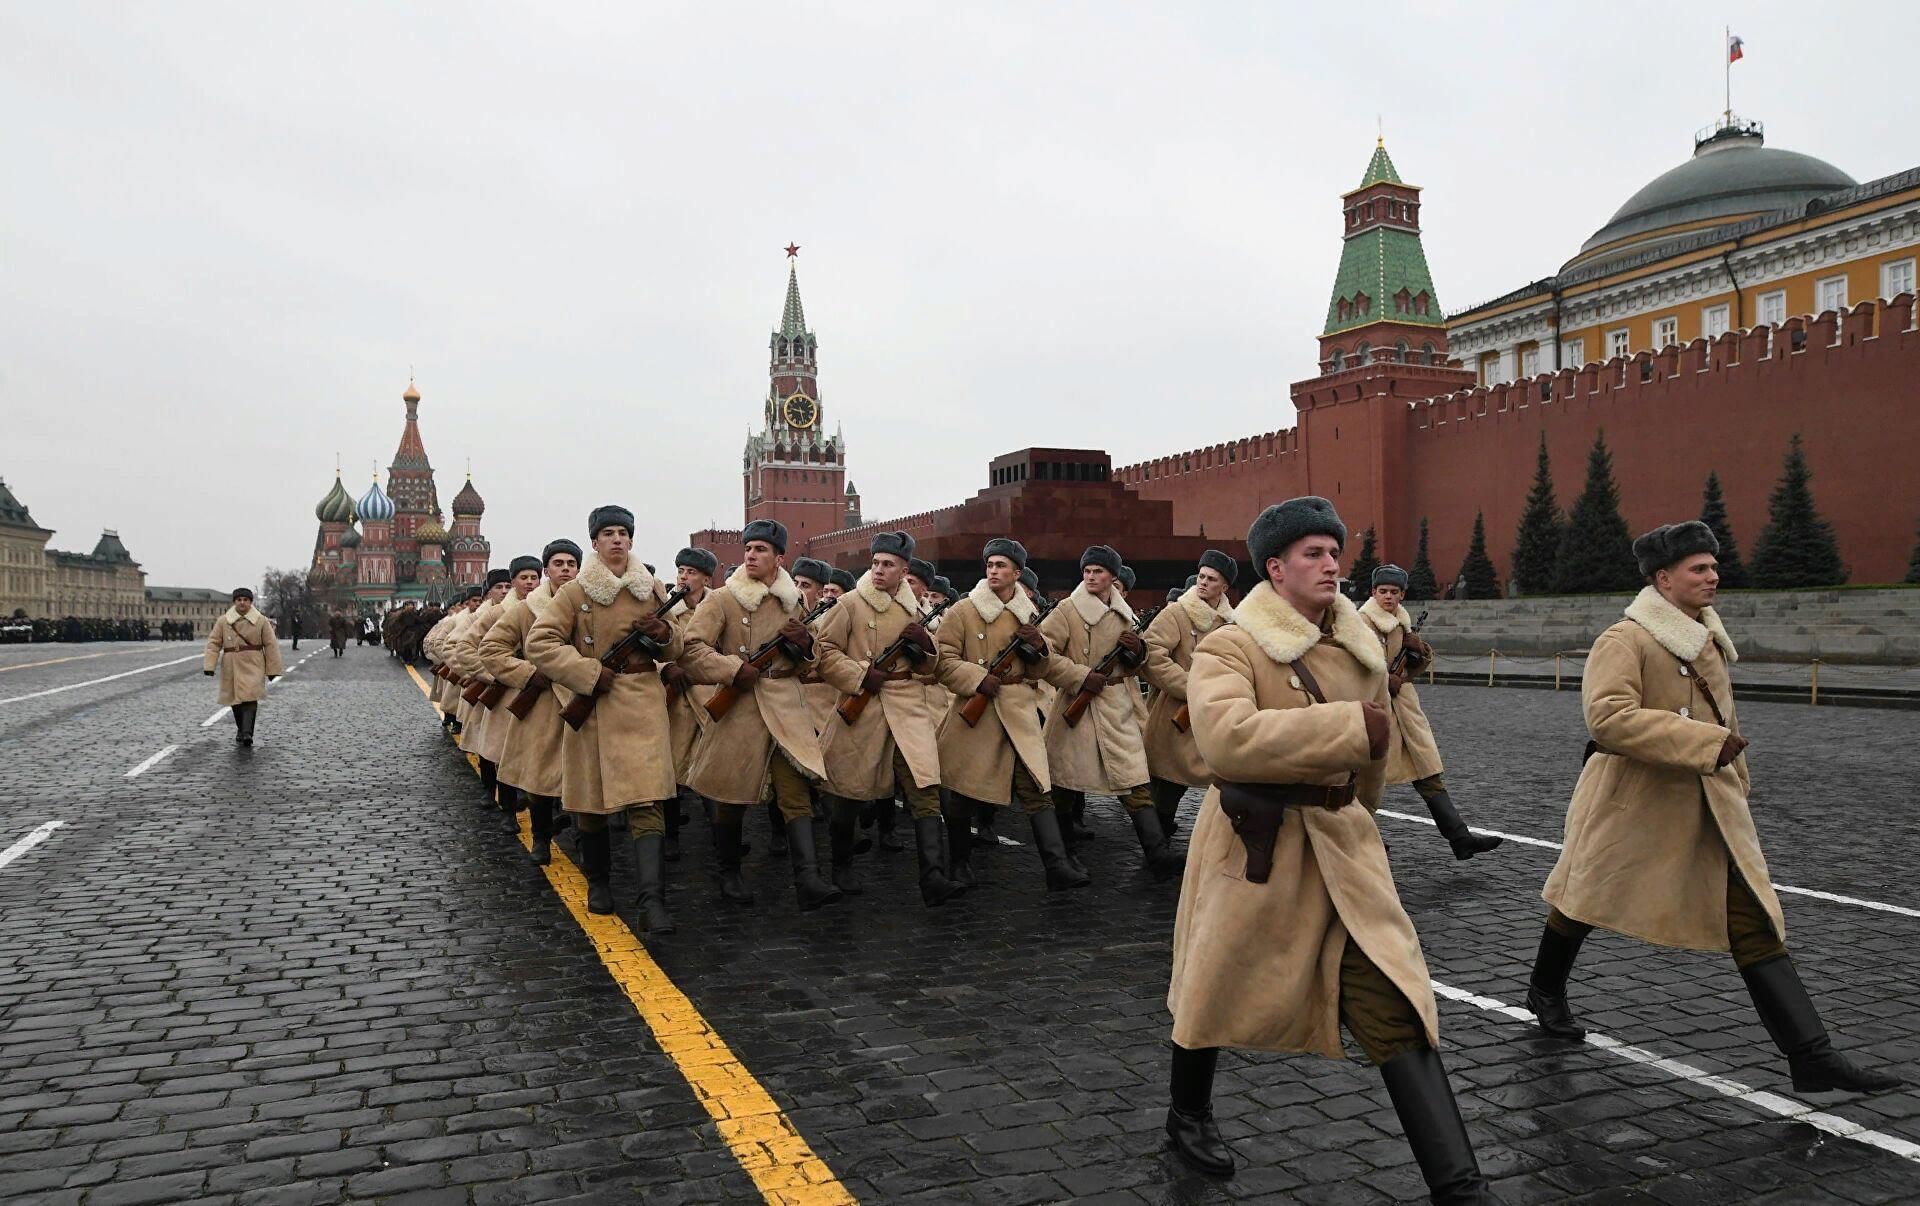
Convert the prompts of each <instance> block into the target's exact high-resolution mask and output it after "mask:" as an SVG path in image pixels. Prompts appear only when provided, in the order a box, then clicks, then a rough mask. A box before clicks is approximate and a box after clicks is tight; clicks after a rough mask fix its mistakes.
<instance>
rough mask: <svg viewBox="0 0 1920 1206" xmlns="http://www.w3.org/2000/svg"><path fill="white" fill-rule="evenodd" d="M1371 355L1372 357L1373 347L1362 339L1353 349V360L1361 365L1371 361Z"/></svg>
mask: <svg viewBox="0 0 1920 1206" xmlns="http://www.w3.org/2000/svg"><path fill="white" fill-rule="evenodd" d="M1372 357H1373V348H1372V347H1371V345H1369V344H1368V343H1367V341H1366V340H1364V339H1363V340H1361V341H1360V346H1359V347H1357V348H1355V349H1353V359H1354V362H1355V363H1356V364H1358V365H1360V366H1362V367H1364V366H1366V365H1367V364H1369V363H1371V362H1372Z"/></svg>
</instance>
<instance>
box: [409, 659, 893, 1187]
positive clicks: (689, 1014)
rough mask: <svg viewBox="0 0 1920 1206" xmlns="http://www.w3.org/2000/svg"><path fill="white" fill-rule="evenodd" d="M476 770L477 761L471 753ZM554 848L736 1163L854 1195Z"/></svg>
mask: <svg viewBox="0 0 1920 1206" xmlns="http://www.w3.org/2000/svg"><path fill="white" fill-rule="evenodd" d="M407 673H408V674H410V675H412V676H413V681H414V683H415V684H416V685H417V686H418V687H419V688H420V693H421V694H422V695H427V696H431V695H432V688H430V687H429V686H428V685H427V682H426V680H425V679H423V678H421V677H420V674H419V672H418V671H416V670H415V669H414V668H413V667H412V666H408V667H407ZM469 761H470V762H471V763H472V764H473V766H474V768H475V770H476V771H477V770H478V769H479V763H478V760H476V759H473V758H471V756H470V757H469ZM520 844H521V845H522V846H525V847H528V848H531V847H532V846H533V831H532V830H531V829H530V828H529V827H528V825H527V821H526V819H525V818H524V817H523V818H522V819H521V822H520ZM553 849H554V850H555V852H557V853H559V854H560V855H561V856H562V857H560V858H556V859H554V860H553V862H552V863H550V864H549V865H547V866H546V867H544V868H542V870H544V871H545V872H546V875H547V882H548V883H549V884H551V885H553V891H554V895H556V896H558V897H559V898H560V903H561V904H564V905H565V906H566V907H567V912H569V913H571V914H573V920H574V922H575V923H576V924H577V925H579V927H580V928H581V930H583V931H584V932H585V933H586V935H587V939H588V941H590V942H592V943H593V948H594V951H595V953H597V954H598V955H599V956H600V962H601V963H602V964H603V965H605V967H606V969H607V972H608V974H610V975H611V976H612V977H613V982H614V983H615V984H618V985H619V986H620V991H621V992H624V993H625V994H627V1000H629V1001H631V1002H632V1003H633V1007H634V1009H635V1010H636V1011H637V1012H638V1013H639V1014H640V1018H641V1020H642V1021H644V1022H646V1024H647V1027H648V1028H649V1029H650V1030H652V1031H653V1037H654V1039H655V1040H656V1041H658V1042H659V1044H660V1049H661V1050H662V1051H664V1052H666V1054H667V1058H669V1059H671V1060H672V1061H673V1062H674V1065H675V1066H676V1067H678V1068H679V1069H680V1075H682V1076H684V1077H686V1080H687V1083H688V1084H689V1085H692V1086H693V1093H694V1096H695V1097H697V1098H698V1099H699V1101H700V1104H701V1105H702V1106H703V1107H705V1109H706V1111H707V1114H708V1116H709V1117H711V1118H712V1119H713V1124H714V1127H715V1128H716V1129H717V1130H718V1131H719V1132H720V1137H721V1138H722V1139H724V1140H726V1142H727V1146H728V1147H730V1148H732V1149H733V1154H734V1156H735V1158H736V1159H738V1160H739V1161H740V1167H742V1168H743V1169H745V1170H746V1172H747V1175H748V1176H750V1177H752V1178H753V1183H754V1184H755V1185H757V1186H759V1187H760V1193H761V1195H762V1196H763V1197H765V1198H766V1200H767V1201H769V1202H773V1203H778V1204H779V1206H843V1204H855V1203H857V1199H856V1198H855V1197H854V1196H853V1195H852V1194H851V1193H849V1192H847V1188H846V1186H844V1185H842V1184H840V1179H839V1178H838V1177H836V1176H834V1175H833V1170H832V1169H830V1168H828V1167H827V1164H826V1161H824V1160H822V1159H821V1158H820V1157H819V1156H818V1155H816V1154H815V1153H814V1150H813V1148H812V1146H811V1145H809V1144H808V1143H807V1141H806V1139H805V1138H803V1137H802V1136H801V1134H800V1132H799V1131H798V1130H797V1129H795V1127H794V1125H793V1122H792V1120H790V1119H789V1118H788V1117H787V1116H786V1114H785V1113H783V1112H782V1111H781V1109H780V1107H779V1105H778V1104H776V1103H775V1102H774V1100H773V1096H772V1095H771V1094H769V1093H768V1092H767V1090H766V1088H765V1087H764V1086H762V1085H761V1083H760V1082H759V1081H758V1080H755V1079H754V1076H753V1073H751V1072H749V1071H747V1066H746V1065H745V1064H743V1063H741V1062H740V1057H739V1056H737V1055H735V1054H734V1053H733V1049H732V1048H730V1047H728V1046H727V1044H726V1042H725V1040H723V1039H722V1038H721V1037H720V1036H719V1035H718V1034H717V1033H715V1031H714V1029H713V1027H711V1026H709V1025H708V1024H707V1020H706V1018H704V1017H702V1016H700V1011H699V1010H698V1009H696V1008H694V1005H693V1002H692V1001H690V1000H688V999H687V995H686V994H685V993H683V992H681V991H680V989H679V988H678V987H677V986H675V984H674V983H673V981H672V980H670V979H668V978H667V974H666V973H665V972H664V971H661V970H660V965H659V964H658V963H655V962H654V961H653V956H652V955H650V954H648V953H647V948H646V947H645V946H643V945H641V943H640V940H639V939H638V938H636V937H634V934H633V931H632V930H630V929H628V928H627V924H626V922H624V921H622V920H620V918H619V917H617V916H607V917H601V916H599V915H597V914H594V913H589V912H587V881H586V879H585V878H584V877H582V876H581V874H580V872H579V871H578V870H576V869H575V867H574V865H573V864H572V863H571V862H569V861H567V859H566V857H565V854H566V852H565V851H564V850H562V849H561V847H560V845H559V843H557V842H556V843H554V846H553Z"/></svg>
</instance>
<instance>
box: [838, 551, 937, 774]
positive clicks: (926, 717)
mask: <svg viewBox="0 0 1920 1206" xmlns="http://www.w3.org/2000/svg"><path fill="white" fill-rule="evenodd" d="M918 616H919V612H918V610H917V609H916V608H915V607H914V604H913V588H912V587H909V586H908V585H907V584H906V583H904V582H903V583H901V584H900V587H899V589H898V590H896V591H895V592H894V593H893V594H892V595H891V596H889V595H887V594H884V593H882V592H881V591H880V589H879V588H878V587H876V586H874V584H873V575H872V574H871V573H866V574H862V575H860V581H859V582H858V583H857V584H856V585H855V586H854V588H853V589H852V590H850V591H848V592H847V593H846V594H844V595H842V596H840V601H839V602H838V603H836V604H834V606H833V609H832V610H831V611H829V612H827V614H826V615H825V616H823V617H822V618H821V620H822V622H821V627H820V634H819V649H818V651H817V652H816V654H815V658H816V660H817V662H818V663H819V666H820V677H821V678H822V679H825V680H826V682H827V684H828V689H829V690H831V691H832V692H833V695H834V701H835V705H836V706H837V705H838V702H839V700H840V699H841V698H842V697H843V696H847V695H858V694H859V693H860V688H861V684H862V682H863V681H864V680H865V678H866V673H867V668H868V667H869V666H871V665H872V664H873V659H874V658H876V657H878V656H880V654H881V653H883V652H885V651H886V648H887V646H889V645H891V644H893V642H894V641H895V640H897V639H898V638H899V636H900V633H901V630H903V629H904V628H906V626H907V624H908V623H909V622H911V621H913V620H915V619H916V618H918ZM921 664H922V666H923V667H925V668H926V669H928V670H931V669H932V668H933V667H934V664H935V660H934V659H933V658H927V659H925V660H923V662H922V663H921ZM911 668H912V663H910V662H908V661H907V660H906V658H904V657H901V658H896V659H895V664H893V665H890V666H888V667H887V669H888V670H890V671H901V670H909V669H911ZM939 722H940V716H939V713H937V712H935V711H934V710H933V707H932V704H931V701H930V700H929V698H928V695H927V690H926V683H925V681H924V679H922V678H919V677H914V678H903V679H900V680H898V681H896V682H889V683H884V684H882V685H881V687H880V693H879V694H878V695H877V696H875V697H874V698H873V699H870V700H868V701H867V706H866V708H865V710H863V711H862V712H861V713H860V719H859V720H857V721H855V722H854V723H853V724H852V725H848V724H847V722H846V721H844V720H842V719H840V715H839V713H838V712H835V711H833V710H832V709H829V710H828V712H827V720H826V724H827V726H828V727H827V730H826V732H825V733H824V734H823V735H822V737H823V744H824V746H825V748H824V750H823V751H822V758H823V760H824V762H825V763H826V768H827V790H828V791H831V792H832V793H833V794H834V795H836V796H839V797H841V798H842V799H847V800H883V799H892V798H893V793H894V781H893V752H894V750H895V749H896V748H897V749H898V750H899V751H900V754H901V756H902V757H904V758H905V759H906V762H907V769H908V770H909V771H911V772H912V773H913V782H914V786H916V787H933V786H936V785H937V784H939V782H940V751H939V746H938V742H937V740H936V738H935V736H934V734H935V731H936V730H937V728H938V727H939ZM963 723H964V722H963Z"/></svg>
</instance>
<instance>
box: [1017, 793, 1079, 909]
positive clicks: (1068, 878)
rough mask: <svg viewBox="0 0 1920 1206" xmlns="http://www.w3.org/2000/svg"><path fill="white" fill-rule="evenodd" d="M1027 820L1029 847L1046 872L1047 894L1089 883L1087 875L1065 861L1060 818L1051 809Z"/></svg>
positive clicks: (1065, 848) (1033, 815) (1046, 809)
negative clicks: (1030, 842) (1036, 855)
mask: <svg viewBox="0 0 1920 1206" xmlns="http://www.w3.org/2000/svg"><path fill="white" fill-rule="evenodd" d="M1027 820H1028V822H1029V823H1030V824H1032V826H1033V845H1034V849H1036V850H1038V851H1039V852H1040V866H1041V867H1042V868H1044V869H1045V870H1046V873H1047V891H1049V892H1065V891H1067V890H1068V889H1070V888H1084V887H1086V886H1087V885H1088V884H1090V883H1092V882H1093V877H1092V876H1091V875H1088V874H1087V873H1086V871H1085V870H1083V869H1082V868H1080V867H1076V866H1075V865H1074V864H1073V863H1072V861H1071V860H1069V859H1068V857H1067V846H1066V842H1065V840H1064V839H1062V838H1061V836H1060V818H1059V817H1058V816H1057V815H1055V813H1054V810H1053V809H1051V808H1042V809H1041V810H1040V811H1039V812H1036V813H1033V814H1031V815H1029V816H1028V817H1027Z"/></svg>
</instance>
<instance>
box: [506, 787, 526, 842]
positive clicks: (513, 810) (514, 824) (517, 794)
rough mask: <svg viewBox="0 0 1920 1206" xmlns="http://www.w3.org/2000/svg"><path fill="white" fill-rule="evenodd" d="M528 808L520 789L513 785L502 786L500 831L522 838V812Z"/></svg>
mask: <svg viewBox="0 0 1920 1206" xmlns="http://www.w3.org/2000/svg"><path fill="white" fill-rule="evenodd" d="M524 807H526V804H525V802H524V801H523V799H522V793H521V791H520V789H519V788H517V787H515V786H513V785H512V784H511V783H502V784H501V785H500V829H501V832H503V833H510V834H512V835H513V836H514V837H516V838H517V837H519V836H520V810H521V809H522V808H524Z"/></svg>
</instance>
